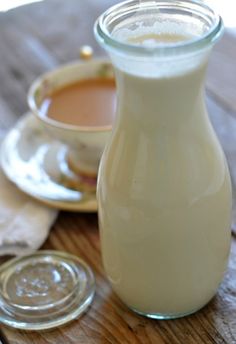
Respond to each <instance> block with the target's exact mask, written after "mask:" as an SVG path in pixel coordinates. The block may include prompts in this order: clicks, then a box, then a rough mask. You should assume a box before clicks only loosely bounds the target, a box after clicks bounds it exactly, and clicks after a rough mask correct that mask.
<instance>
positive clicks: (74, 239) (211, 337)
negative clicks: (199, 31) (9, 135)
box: [0, 0, 236, 344]
mask: <svg viewBox="0 0 236 344" xmlns="http://www.w3.org/2000/svg"><path fill="white" fill-rule="evenodd" d="M115 2H118V1H115V0H99V1H98V0H86V1H85V0H67V1H64V0H47V1H43V2H39V3H35V4H32V5H27V6H24V7H21V8H17V9H15V10H12V11H9V12H7V13H1V14H0V128H1V130H3V131H5V130H6V129H8V128H9V127H11V126H13V125H14V123H15V122H16V120H17V119H18V118H19V117H20V116H21V115H22V114H23V113H24V112H25V111H26V110H27V104H26V93H27V89H28V87H29V85H30V83H31V82H32V81H33V79H34V78H35V77H36V76H38V75H39V74H41V73H42V72H44V71H46V70H49V69H52V68H53V67H55V66H57V65H58V64H60V63H64V62H68V61H70V60H72V59H77V58H78V52H79V47H80V46H81V45H82V44H87V43H89V44H91V45H92V46H93V47H94V48H95V52H96V54H103V52H102V51H101V50H100V49H99V48H98V46H97V44H96V43H95V40H94V38H93V30H92V27H93V22H94V20H95V18H96V17H97V16H98V15H99V13H101V12H102V11H103V10H104V9H105V8H107V7H108V6H110V5H111V4H113V3H115ZM235 61H236V33H235V32H234V31H233V30H232V31H231V32H226V34H225V36H224V38H223V40H222V41H221V43H220V44H218V45H217V47H216V48H215V50H214V54H213V55H212V58H211V61H210V66H209V72H208V78H207V100H208V107H209V110H210V112H211V118H212V121H213V124H214V126H215V128H216V131H217V133H218V135H219V138H220V140H221V142H222V144H223V147H224V149H225V152H226V155H227V158H228V161H229V164H230V167H231V173H232V179H233V182H234V183H235V182H236V94H235V90H236V63H235ZM43 248H44V249H45V248H50V249H55V250H64V251H67V252H70V253H72V254H75V255H78V256H80V257H82V258H83V259H85V260H86V261H87V262H88V263H89V264H90V266H91V267H92V268H93V270H94V272H95V275H96V282H97V288H96V296H95V299H94V302H93V304H92V306H91V308H90V309H89V311H88V312H87V313H86V314H85V315H83V316H82V317H81V318H80V319H78V320H76V321H73V322H72V323H70V324H68V325H66V326H64V327H62V328H58V329H55V330H53V331H50V332H41V333H34V332H23V331H18V330H13V329H10V328H7V327H5V326H1V332H0V341H2V343H11V344H13V343H14V344H28V343H30V344H32V343H37V344H46V343H47V344H53V343H56V344H60V343H63V344H70V343H73V344H95V343H103V344H106V343H113V344H115V343H121V344H126V343H127V344H128V343H129V344H131V343H132V344H138V343H139V344H140V343H145V344H149V343H157V344H164V343H165V344H192V343H194V344H201V343H204V344H205V343H218V344H222V343H231V344H233V343H236V237H235V235H234V234H233V236H232V252H231V257H230V262H229V269H228V272H227V274H226V276H225V279H224V282H223V283H222V285H221V287H220V289H219V292H218V294H217V295H216V297H215V298H214V300H213V301H212V302H210V304H209V305H208V306H206V307H205V308H204V309H203V310H201V311H199V312H198V313H196V314H195V315H192V316H189V317H186V318H182V319H179V320H175V321H154V320H148V319H146V318H143V317H140V316H137V315H135V314H134V313H132V312H130V311H129V310H128V309H127V308H126V307H125V306H124V305H122V304H121V303H120V301H119V300H118V299H117V297H116V296H115V295H114V294H113V293H112V291H111V288H110V286H109V284H108V282H107V280H106V278H105V276H104V272H103V268H102V264H101V257H100V244H99V235H98V225H97V216H96V215H95V214H82V213H66V212H61V213H60V215H59V217H58V220H57V221H56V223H55V225H54V226H53V228H52V231H51V234H50V236H49V238H48V240H47V242H46V243H45V245H44V246H43Z"/></svg>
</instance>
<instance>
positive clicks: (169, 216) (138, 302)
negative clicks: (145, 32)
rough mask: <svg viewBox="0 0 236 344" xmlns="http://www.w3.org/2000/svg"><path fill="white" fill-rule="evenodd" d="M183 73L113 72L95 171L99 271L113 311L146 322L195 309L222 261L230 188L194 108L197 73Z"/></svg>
mask: <svg viewBox="0 0 236 344" xmlns="http://www.w3.org/2000/svg"><path fill="white" fill-rule="evenodd" d="M186 70H187V72H185V71H184V70H183V71H182V73H179V72H178V75H175V73H174V72H173V75H169V76H167V77H153V76H152V75H150V76H149V77H143V76H138V75H133V74H132V75H131V74H129V73H128V72H126V71H121V70H119V69H118V70H117V84H118V92H119V106H118V118H117V122H116V124H115V129H114V132H113V135H112V138H111V141H110V144H108V146H107V149H106V150H105V153H104V155H103V158H102V162H101V166H100V173H99V183H98V201H99V219H100V233H101V243H102V255H103V261H104V267H105V271H106V273H107V275H108V278H109V280H110V282H111V284H112V287H113V289H114V290H115V292H116V293H117V294H118V296H119V297H120V298H121V299H122V300H123V302H124V303H126V304H127V305H128V306H129V307H131V308H133V309H136V310H138V311H139V312H143V313H148V314H156V313H159V314H169V315H177V314H185V313H190V312H193V311H195V310H197V309H199V308H201V307H202V306H204V305H205V304H206V303H207V302H208V301H209V300H210V299H211V298H212V297H213V296H214V294H215V293H216V290H217V287H218V285H219V283H220V282H221V280H222V277H223V274H224V272H225V269H226V266H227V259H228V254H229V246H230V231H229V228H230V214H231V186H230V179H229V173H228V168H227V165H226V162H225V158H224V155H223V153H222V150H221V148H220V146H219V143H218V140H217V138H216V136H215V134H214V132H213V129H212V127H211V124H210V123H209V120H208V117H207V113H206V109H205V106H204V100H203V94H202V93H203V81H204V80H203V79H204V75H205V63H199V64H198V65H197V66H195V67H194V68H191V69H190V70H188V69H187V68H186ZM141 74H142V73H141Z"/></svg>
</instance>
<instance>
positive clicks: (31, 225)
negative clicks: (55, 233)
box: [0, 170, 58, 256]
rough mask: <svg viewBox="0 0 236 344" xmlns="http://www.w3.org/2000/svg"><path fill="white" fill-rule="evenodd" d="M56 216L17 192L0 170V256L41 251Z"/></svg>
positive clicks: (53, 212) (51, 210)
mask: <svg viewBox="0 0 236 344" xmlns="http://www.w3.org/2000/svg"><path fill="white" fill-rule="evenodd" d="M57 213H58V211H57V210H54V209H50V208H48V207H47V206H44V205H43V204H41V203H39V202H37V201H36V200H34V199H33V198H31V197H29V196H27V195H25V194H24V193H23V192H21V191H20V190H18V189H17V187H16V186H15V185H14V184H12V183H11V182H10V181H9V180H8V179H7V178H6V177H5V175H4V174H3V172H2V170H0V256H3V255H25V254H30V253H32V252H34V251H36V250H37V249H38V248H40V246H41V245H42V244H43V243H44V241H45V240H46V238H47V237H48V234H49V231H50V228H51V226H52V224H53V223H54V221H55V219H56V217H57Z"/></svg>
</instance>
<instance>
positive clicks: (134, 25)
mask: <svg viewBox="0 0 236 344" xmlns="http://www.w3.org/2000/svg"><path fill="white" fill-rule="evenodd" d="M203 32H204V27H202V26H201V25H199V22H198V23H196V22H195V21H194V20H191V21H190V20H189V18H186V17H185V16H183V18H182V20H181V16H180V15H179V17H178V19H175V18H170V17H166V16H165V18H163V17H161V16H153V17H152V18H148V19H147V15H143V16H142V15H141V16H138V17H137V20H135V16H134V17H131V18H129V19H127V20H125V21H124V22H122V23H120V24H118V25H117V26H116V27H115V28H114V30H113V32H112V36H113V37H114V38H115V39H117V40H118V41H121V42H123V43H130V44H134V45H141V46H147V47H155V46H158V45H170V44H174V43H180V42H184V41H188V40H192V39H194V38H196V37H199V36H201V35H202V34H203Z"/></svg>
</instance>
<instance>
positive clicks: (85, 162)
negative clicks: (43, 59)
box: [28, 59, 113, 191]
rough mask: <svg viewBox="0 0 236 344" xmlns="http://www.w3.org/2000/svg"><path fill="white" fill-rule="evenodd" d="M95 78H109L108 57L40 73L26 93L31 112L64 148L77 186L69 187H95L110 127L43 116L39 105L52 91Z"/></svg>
mask: <svg viewBox="0 0 236 344" xmlns="http://www.w3.org/2000/svg"><path fill="white" fill-rule="evenodd" d="M96 77H99V78H101V77H102V78H113V69H112V66H111V64H110V62H109V61H108V60H106V59H93V60H89V61H86V62H85V61H84V62H74V63H70V64H68V65H64V66H61V67H59V68H57V69H55V70H53V71H51V72H48V73H46V74H44V75H42V76H40V77H39V78H38V79H37V80H36V81H35V82H34V83H33V84H32V86H31V87H30V89H29V92H28V105H29V107H30V110H31V111H32V113H33V114H34V115H35V116H36V118H37V119H38V120H39V121H40V123H41V125H42V126H43V128H44V129H45V130H46V131H47V132H48V134H49V135H50V136H52V137H53V138H55V140H58V141H60V142H62V143H64V144H66V145H67V147H68V153H67V156H66V160H67V164H68V166H69V168H70V169H71V170H72V171H73V172H74V174H76V175H77V176H79V179H78V185H75V184H76V183H74V182H73V183H72V187H74V188H76V189H80V188H82V189H85V190H86V191H94V190H95V188H96V177H97V171H98V166H99V162H100V158H101V155H102V153H103V150H104V147H105V144H106V142H107V139H108V137H109V135H110V132H111V127H112V126H111V125H107V126H76V125H71V124H65V123H63V122H61V121H58V120H54V119H52V118H50V117H47V116H43V115H42V112H41V110H40V107H41V105H42V102H43V101H44V100H45V99H46V97H48V95H49V94H52V92H53V91H55V90H57V89H60V88H63V87H64V86H67V85H69V84H73V83H75V82H77V81H80V80H83V79H91V78H96ZM66 183H68V180H67V181H66Z"/></svg>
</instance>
